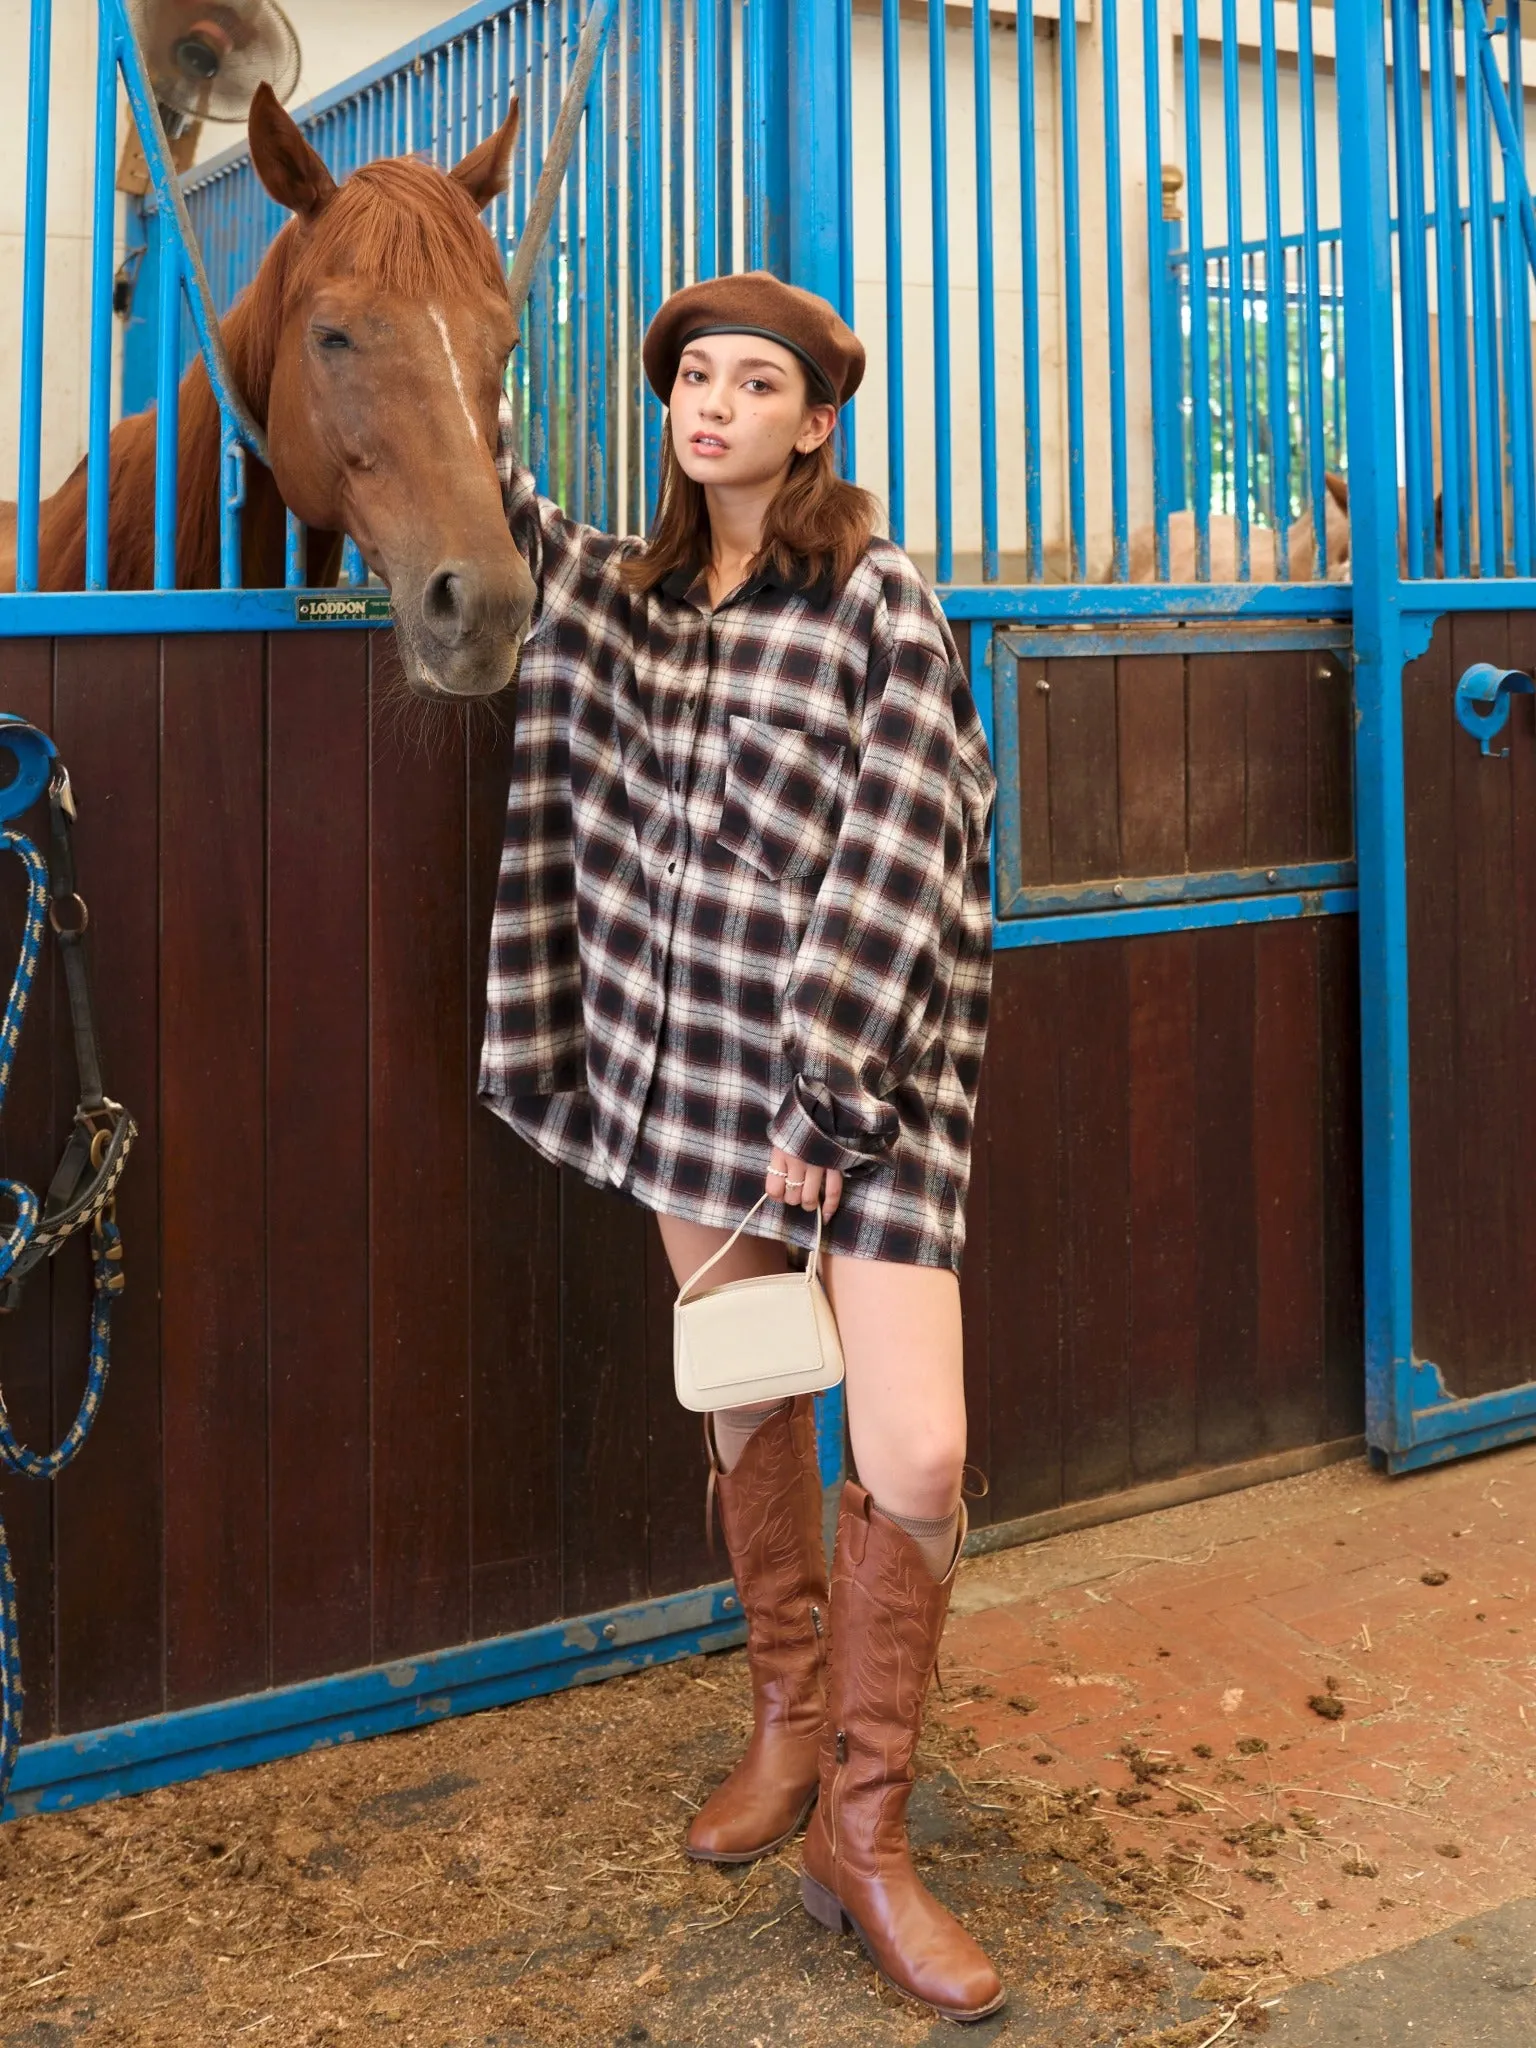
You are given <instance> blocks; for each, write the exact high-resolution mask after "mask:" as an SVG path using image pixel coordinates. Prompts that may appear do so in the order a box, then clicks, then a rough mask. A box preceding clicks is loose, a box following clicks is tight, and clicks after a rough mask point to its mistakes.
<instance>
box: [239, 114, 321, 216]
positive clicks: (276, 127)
mask: <svg viewBox="0 0 1536 2048" xmlns="http://www.w3.org/2000/svg"><path fill="white" fill-rule="evenodd" d="M250 137H251V162H252V163H253V164H254V165H255V166H256V175H257V177H258V178H260V180H261V182H262V184H263V185H265V186H266V188H267V190H268V191H269V192H270V193H271V195H272V197H273V198H274V199H275V200H276V201H277V203H278V205H279V206H286V207H287V208H288V210H289V212H290V213H296V214H297V215H298V216H299V218H300V219H301V220H313V219H314V217H315V215H316V214H317V213H319V211H320V209H321V208H322V207H323V206H324V205H325V204H326V202H327V201H328V200H329V199H331V198H332V197H333V196H334V194H335V191H336V180H335V179H334V178H333V177H332V176H331V174H330V172H329V171H328V170H327V169H326V168H325V165H324V164H323V163H322V162H321V161H320V158H319V157H318V156H317V155H316V154H315V152H314V151H313V150H312V149H311V148H310V146H309V144H308V143H307V142H306V141H305V140H304V137H303V136H302V135H301V134H300V132H299V129H298V126H297V124H296V123H295V121H294V120H293V118H292V116H291V115H289V114H287V113H285V112H284V111H283V107H282V103H281V101H280V100H279V99H278V97H277V94H276V93H275V92H274V91H273V90H272V88H271V86H270V85H268V84H267V82H266V80H265V79H263V80H262V82H261V84H260V85H259V86H257V88H256V97H255V99H253V100H252V101H251V119H250Z"/></svg>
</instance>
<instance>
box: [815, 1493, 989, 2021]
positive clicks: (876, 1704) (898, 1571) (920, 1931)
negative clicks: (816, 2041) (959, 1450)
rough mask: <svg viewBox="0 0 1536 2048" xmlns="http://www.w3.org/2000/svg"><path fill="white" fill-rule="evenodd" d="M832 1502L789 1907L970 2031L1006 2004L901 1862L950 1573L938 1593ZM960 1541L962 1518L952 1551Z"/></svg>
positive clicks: (983, 1965)
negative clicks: (827, 1650) (830, 1552)
mask: <svg viewBox="0 0 1536 2048" xmlns="http://www.w3.org/2000/svg"><path fill="white" fill-rule="evenodd" d="M872 1508H873V1503H872V1502H871V1500H870V1497H869V1495H868V1494H867V1493H866V1492H865V1491H864V1489H863V1487H862V1486H857V1485H855V1484H854V1483H853V1482H852V1481H849V1483H848V1484H847V1485H846V1486H845V1487H844V1488H843V1499H842V1508H841V1512H840V1514H839V1516H838V1523H837V1553H836V1558H835V1560H834V1563H833V1566H832V1671H831V1688H830V1690H831V1702H830V1711H829V1713H828V1716H827V1730H826V1739H825V1741H824V1743H823V1746H822V1758H821V1804H820V1805H819V1806H818V1807H817V1809H816V1812H815V1813H814V1814H813V1815H812V1817H811V1825H810V1828H809V1829H808V1831H807V1833H806V1837H805V1852H804V1862H805V1871H804V1875H803V1876H802V1878H801V1880H800V1894H801V1898H802V1899H803V1900H804V1903H805V1908H806V1911H807V1912H808V1913H810V1915H811V1916H812V1918H813V1919H816V1920H819V1921H821V1923H822V1924H823V1926H826V1927H830V1928H832V1929H833V1931H834V1932H835V1933H841V1932H843V1931H844V1930H846V1929H850V1928H851V1929H852V1931H853V1932H854V1933H855V1934H856V1935H857V1936H858V1937H859V1939H860V1941H862V1942H863V1944H864V1947H865V1950H866V1951H867V1953H868V1955H869V1958H870V1961H871V1962H872V1963H873V1964H874V1966H875V1968H876V1969H877V1970H878V1971H879V1972H880V1974H881V1976H882V1977H884V1979H885V1981H886V1982H887V1983H888V1984H891V1985H894V1987H895V1988H896V1990H898V1991H904V1992H905V1993H906V1994H907V1995H908V1997H910V1998H918V1999H921V2000H922V2002H923V2003H924V2004H925V2005H927V2006H929V2007H931V2008H932V2010H933V2011H934V2012H936V2013H939V2014H940V2015H942V2017H943V2018H945V2019H949V2020H979V2019H984V2018H985V2017H986V2016H987V2014H989V2013H994V2012H996V2011H997V2010H998V2008H999V2007H1000V2006H1001V2005H1002V2003H1003V2001H1004V1998H1005V1997H1006V1993H1005V1992H1004V1990H1003V1986H1002V1982H1001V1980H1000V1979H999V1977H998V1974H997V1972H996V1970H994V1969H993V1967H992V1965H991V1963H990V1962H989V1961H988V1960H987V1957H986V1955H985V1953H984V1952H983V1950H982V1949H981V1948H980V1947H979V1946H978V1945H977V1943H976V1942H974V1941H973V1940H972V1939H971V1937H970V1936H969V1935H968V1934H967V1933H966V1931H965V1929H964V1928H963V1927H962V1926H961V1925H960V1923H959V1921H958V1920H956V1919H955V1918H954V1916H953V1914H951V1913H948V1912H946V1911H945V1909H944V1908H943V1907H942V1906H941V1905H940V1904H939V1902H938V1900H937V1899H936V1898H934V1897H933V1895H932V1893H931V1892H929V1891H927V1890H926V1889H925V1887H924V1886H923V1884H922V1883H921V1881H920V1880H919V1878H918V1875H917V1873H916V1871H915V1870H914V1869H913V1868H912V1860H911V1857H910V1855H909V1853H908V1850H907V1829H906V1815H907V1800H908V1798H909V1797H910V1795H911V1791H912V1778H913V1758H914V1755H915V1754H916V1750H917V1740H918V1736H919V1734H920V1732H921V1730H922V1724H923V1701H924V1699H925V1698H926V1696H927V1692H928V1686H929V1682H930V1680H931V1679H932V1677H933V1671H934V1666H935V1665H936V1664H937V1662H938V1656H939V1638H940V1636H941V1635H942V1634H943V1632H944V1617H945V1614H946V1613H947V1612H948V1609H949V1594H950V1588H951V1587H952V1586H953V1584H954V1578H955V1567H954V1564H951V1566H950V1568H949V1572H948V1574H947V1576H946V1577H945V1578H944V1579H942V1580H936V1579H935V1578H934V1576H933V1574H932V1572H930V1571H929V1569H928V1567H927V1565H926V1564H925V1563H924V1561H923V1556H922V1552H921V1551H920V1550H919V1549H918V1547H917V1545H916V1544H915V1543H914V1542H913V1541H912V1538H911V1537H910V1536H909V1535H907V1533H906V1531H905V1530H904V1529H900V1528H898V1527H897V1525H896V1524H895V1523H894V1522H892V1521H890V1520H889V1519H888V1518H887V1517H886V1516H884V1515H882V1514H880V1513H878V1512H872ZM964 1540H965V1511H964V1508H963V1507H962V1509H961V1513H960V1531H959V1536H958V1538H957V1540H956V1544H955V1559H956V1562H958V1560H959V1556H960V1544H961V1543H963V1542H964Z"/></svg>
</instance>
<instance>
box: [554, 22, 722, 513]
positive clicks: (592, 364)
mask: <svg viewBox="0 0 1536 2048" xmlns="http://www.w3.org/2000/svg"><path fill="white" fill-rule="evenodd" d="M700 4H701V5H703V6H708V5H711V4H712V0H700ZM617 41H618V38H617V37H613V39H612V40H611V41H610V43H609V46H608V49H607V50H606V51H605V52H604V56H603V62H602V63H601V64H599V66H598V68H597V71H596V74H595V75H594V77H593V80H592V83H591V85H590V86H589V87H588V88H587V112H586V123H587V126H586V192H585V199H586V244H585V249H584V252H583V253H584V255H585V258H586V275H585V290H584V292H583V294H582V307H581V334H582V347H583V351H584V358H585V369H586V397H585V404H584V408H583V410H584V418H583V421H582V429H583V432H582V445H583V447H584V448H585V451H586V464H585V467H586V490H585V498H586V518H587V520H588V522H589V523H590V524H591V525H593V526H599V527H604V528H606V526H607V524H608V343H607V336H608V327H609V320H608V267H607V254H608V248H607V242H608V237H607V221H606V212H607V190H608V180H607V177H606V176H605V174H604V161H603V156H604V143H605V141H606V139H607V137H606V132H605V129H604V123H603V75H604V69H605V67H606V66H609V65H611V64H612V63H613V61H614V49H615V45H616V43H617Z"/></svg>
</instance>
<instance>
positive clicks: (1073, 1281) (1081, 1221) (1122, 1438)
mask: <svg viewBox="0 0 1536 2048" xmlns="http://www.w3.org/2000/svg"><path fill="white" fill-rule="evenodd" d="M1126 964H1127V954H1126V948H1125V947H1124V946H1123V945H1121V944H1118V943H1114V942H1110V943H1105V944H1099V943H1093V944H1088V945H1071V946H1067V947H1065V948H1064V949H1063V955H1062V963H1061V969H1060V972H1061V989H1062V1010H1061V1016H1060V1018H1059V1020H1058V1026H1059V1028H1061V1029H1062V1030H1063V1037H1064V1041H1065V1042H1064V1044H1063V1048H1062V1069H1061V1072H1062V1127H1063V1139H1064V1142H1065V1144H1066V1146H1067V1171H1066V1186H1067V1222H1066V1229H1065V1232H1064V1235H1065V1237H1066V1241H1067V1269H1068V1295H1067V1313H1066V1318H1065V1322H1066V1333H1067V1341H1066V1346H1065V1350H1064V1355H1063V1359H1062V1364H1063V1368H1064V1382H1063V1387H1062V1432H1061V1435H1062V1446H1061V1448H1062V1486H1063V1489H1064V1491H1065V1493H1066V1495H1067V1497H1068V1498H1069V1499H1081V1498H1083V1497H1085V1496H1087V1495H1091V1494H1095V1493H1113V1492H1115V1491H1116V1490H1117V1489H1118V1488H1119V1487H1121V1486H1124V1485H1125V1484H1126V1483H1127V1482H1128V1479H1129V1476H1130V1360H1129V1348H1128V1338H1129V1320H1130V1318H1129V1295H1128V1288H1127V1279H1128V1273H1127V1260H1126V1255H1125V1254H1126V1242H1127V1239H1128V1237H1129V1235H1130V1227H1129V1223H1130V1214H1129V1212H1130V1143H1129V1128H1128V1125H1129V1114H1130V1101H1129V1082H1128V1045H1127V1004H1126V989H1125V973H1126Z"/></svg>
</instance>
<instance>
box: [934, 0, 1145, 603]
mask: <svg viewBox="0 0 1536 2048" xmlns="http://www.w3.org/2000/svg"><path fill="white" fill-rule="evenodd" d="M1107 4H1108V5H1109V6H1110V7H1113V6H1114V0H1107ZM971 21H972V25H973V41H972V48H973V52H974V57H973V68H974V71H975V80H976V293H977V307H976V328H977V340H978V345H979V352H980V362H979V365H978V368H979V371H980V390H979V393H978V396H979V398H980V410H981V580H982V582H983V583H995V582H996V581H997V579H998V574H999V564H998V554H997V305H996V302H997V277H996V264H995V260H994V254H993V247H992V239H993V237H992V13H991V9H990V8H988V7H984V6H983V7H975V8H973V9H972V10H971ZM1105 61H1106V64H1107V62H1108V60H1107V59H1106V60H1105ZM1122 423H1123V422H1122ZM1121 452H1122V454H1123V453H1124V451H1123V449H1122V451H1121Z"/></svg>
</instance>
